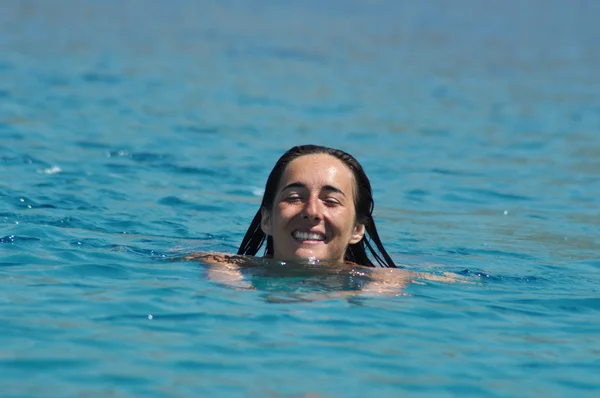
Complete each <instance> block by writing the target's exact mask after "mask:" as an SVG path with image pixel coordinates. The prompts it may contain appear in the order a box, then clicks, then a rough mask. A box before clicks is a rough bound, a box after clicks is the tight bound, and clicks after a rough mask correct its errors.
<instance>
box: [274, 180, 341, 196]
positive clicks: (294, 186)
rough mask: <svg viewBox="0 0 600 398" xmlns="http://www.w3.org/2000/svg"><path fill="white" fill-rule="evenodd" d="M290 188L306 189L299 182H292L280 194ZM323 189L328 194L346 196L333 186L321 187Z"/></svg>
mask: <svg viewBox="0 0 600 398" xmlns="http://www.w3.org/2000/svg"><path fill="white" fill-rule="evenodd" d="M292 188H304V189H306V185H304V184H303V183H301V182H292V183H291V184H288V185H286V186H285V187H284V188H283V189H282V190H281V191H280V192H283V191H285V190H286V189H292ZM323 189H325V190H327V191H330V192H335V193H339V194H341V195H343V196H346V194H345V193H344V192H343V191H342V190H341V189H339V188H337V187H334V186H333V185H325V186H323Z"/></svg>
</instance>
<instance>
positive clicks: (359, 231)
mask: <svg viewBox="0 0 600 398" xmlns="http://www.w3.org/2000/svg"><path fill="white" fill-rule="evenodd" d="M364 236H365V225H364V224H360V223H356V225H355V226H354V230H353V231H352V238H351V239H350V244H351V245H353V244H355V243H358V242H360V240H361V239H362V238H363V237H364Z"/></svg>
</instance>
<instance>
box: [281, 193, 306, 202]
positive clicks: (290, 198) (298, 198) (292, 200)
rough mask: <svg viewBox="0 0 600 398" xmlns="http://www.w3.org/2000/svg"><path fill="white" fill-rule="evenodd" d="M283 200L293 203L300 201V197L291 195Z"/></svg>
mask: <svg viewBox="0 0 600 398" xmlns="http://www.w3.org/2000/svg"><path fill="white" fill-rule="evenodd" d="M284 200H285V201H286V202H289V203H295V202H299V201H301V200H302V197H301V196H300V195H298V194H292V195H288V196H286V197H285V199H284Z"/></svg>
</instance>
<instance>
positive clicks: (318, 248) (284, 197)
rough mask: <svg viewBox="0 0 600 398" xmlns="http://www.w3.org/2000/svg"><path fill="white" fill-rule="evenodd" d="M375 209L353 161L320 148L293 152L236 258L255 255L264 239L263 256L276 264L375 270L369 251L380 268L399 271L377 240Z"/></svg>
mask: <svg viewBox="0 0 600 398" xmlns="http://www.w3.org/2000/svg"><path fill="white" fill-rule="evenodd" d="M373 206H374V204H373V196H372V191H371V184H370V182H369V179H368V178H367V176H366V174H365V172H364V170H363V168H362V167H361V165H360V164H359V163H358V161H357V160H356V159H355V158H354V157H352V156H351V155H349V154H347V153H346V152H343V151H340V150H337V149H332V148H327V147H322V146H316V145H304V146H297V147H294V148H292V149H290V150H289V151H287V152H286V153H285V154H284V155H283V156H282V157H281V158H280V159H279V160H278V161H277V163H276V164H275V167H274V168H273V170H272V171H271V173H270V175H269V178H268V180H267V184H266V187H265V193H264V196H263V200H262V203H261V208H260V209H259V211H258V212H257V214H256V216H255V217H254V220H253V221H252V224H251V226H250V228H249V229H248V232H247V233H246V236H245V237H244V240H243V241H242V244H241V246H240V249H239V251H238V254H249V255H255V254H256V253H257V252H258V250H259V249H260V246H262V244H263V242H264V240H265V239H266V240H267V247H266V249H265V255H267V256H271V257H274V258H275V259H278V260H293V259H308V258H315V259H319V260H328V261H336V262H338V261H344V260H347V261H354V262H357V263H359V264H362V265H370V266H373V263H372V262H371V260H370V259H369V258H368V256H367V254H366V250H365V249H366V248H368V249H369V250H370V251H371V254H372V255H373V257H374V258H375V260H376V261H377V263H379V264H380V265H381V266H388V267H395V265H394V262H393V261H392V260H391V258H390V257H389V255H388V254H387V252H386V251H385V249H384V248H383V245H382V244H381V242H380V240H379V236H378V234H377V230H376V228H375V223H374V221H373V217H372V212H373ZM365 235H367V236H368V237H369V238H370V240H371V241H372V242H373V243H375V246H376V247H377V249H378V252H379V253H378V252H377V250H375V248H374V247H373V246H372V245H371V242H370V241H369V240H368V239H367V237H365ZM382 256H383V258H382Z"/></svg>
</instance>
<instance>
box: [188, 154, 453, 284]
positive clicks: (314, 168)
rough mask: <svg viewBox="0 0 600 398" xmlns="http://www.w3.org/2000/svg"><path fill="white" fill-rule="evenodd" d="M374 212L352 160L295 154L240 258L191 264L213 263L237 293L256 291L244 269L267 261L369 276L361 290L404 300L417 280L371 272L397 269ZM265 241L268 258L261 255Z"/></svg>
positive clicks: (282, 167) (277, 175)
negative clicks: (399, 295) (404, 293)
mask: <svg viewBox="0 0 600 398" xmlns="http://www.w3.org/2000/svg"><path fill="white" fill-rule="evenodd" d="M373 208H374V201H373V194H372V191H371V184H370V182H369V179H368V177H367V175H366V174H365V172H364V170H363V168H362V166H361V165H360V163H358V161H357V160H356V159H355V158H354V157H352V156H351V155H349V154H347V153H346V152H343V151H340V150H337V149H332V148H326V147H321V146H316V145H304V146H298V147H294V148H292V149H290V150H289V151H287V152H286V153H285V154H284V155H283V156H282V157H281V158H280V159H279V160H278V161H277V163H276V164H275V166H274V168H273V170H272V171H271V173H270V174H269V177H268V179H267V183H266V186H265V193H264V196H263V200H262V203H261V206H260V208H259V210H258V212H257V213H256V216H255V217H254V219H253V221H252V223H251V225H250V227H249V228H248V231H247V232H246V235H245V237H244V239H243V241H242V243H241V245H240V248H239V250H238V255H227V254H193V255H191V256H188V257H187V258H188V259H191V260H200V261H203V262H205V263H208V264H210V265H211V267H210V269H209V277H210V278H211V279H213V280H217V281H221V282H225V283H228V284H230V285H235V286H237V287H244V288H251V287H252V286H251V283H249V281H247V280H246V279H245V278H244V275H243V272H242V271H243V269H244V268H247V267H253V266H265V265H266V264H265V261H273V262H274V263H276V264H280V265H282V264H285V262H290V261H291V262H294V263H297V264H307V263H310V264H313V265H314V264H316V265H318V266H319V267H321V268H324V269H329V271H332V270H334V269H338V268H339V269H341V270H344V269H345V271H344V272H362V273H365V274H368V277H367V282H368V283H366V284H364V285H365V286H364V288H362V287H361V289H360V290H371V291H374V292H388V293H389V292H390V288H391V291H393V292H395V293H400V292H401V289H402V287H404V286H405V285H406V284H407V283H408V282H409V281H410V280H411V279H412V278H413V277H415V276H417V274H415V273H411V272H409V271H406V270H396V269H392V270H389V269H388V270H386V271H389V272H370V271H369V272H367V271H366V270H367V269H368V268H367V267H369V268H371V269H372V267H375V266H377V265H378V266H380V267H384V268H396V264H395V263H394V261H393V260H392V258H391V257H390V255H389V254H388V253H387V251H386V250H385V248H384V246H383V243H382V242H381V240H380V239H379V235H378V233H377V228H376V226H375V221H374V219H373ZM265 242H266V248H265V252H264V255H263V257H259V256H256V255H257V252H258V250H259V249H260V248H261V247H262V245H263V243H265ZM368 254H370V256H369V255H368ZM348 268H350V269H351V270H352V271H348ZM354 268H356V269H357V270H358V271H355V270H354ZM360 269H362V271H360ZM426 279H436V280H440V277H433V276H430V277H428V278H426ZM441 279H443V280H448V278H447V277H441Z"/></svg>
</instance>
